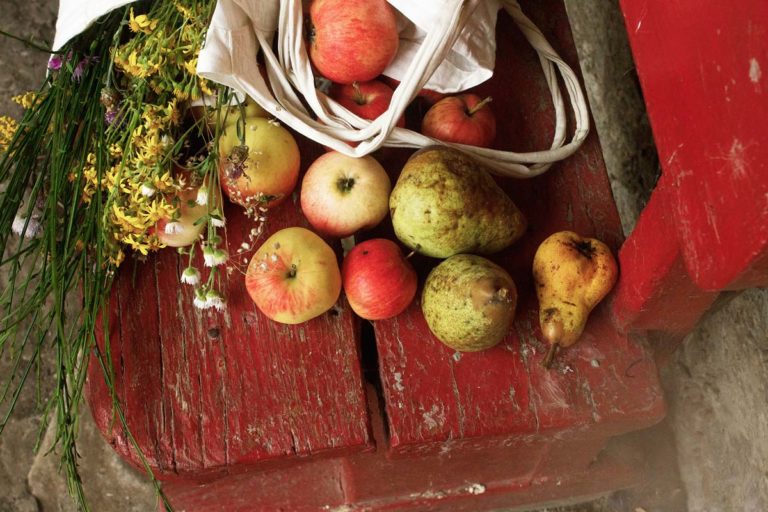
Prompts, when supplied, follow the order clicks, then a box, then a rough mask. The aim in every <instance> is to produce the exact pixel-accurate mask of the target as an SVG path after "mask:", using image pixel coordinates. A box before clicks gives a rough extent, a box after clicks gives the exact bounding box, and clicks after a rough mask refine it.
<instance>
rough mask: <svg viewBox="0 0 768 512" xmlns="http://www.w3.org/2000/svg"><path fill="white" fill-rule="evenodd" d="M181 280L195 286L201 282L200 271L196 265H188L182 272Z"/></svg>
mask: <svg viewBox="0 0 768 512" xmlns="http://www.w3.org/2000/svg"><path fill="white" fill-rule="evenodd" d="M181 282H182V283H184V284H190V285H192V286H195V285H197V284H199V283H200V271H199V270H197V269H196V268H195V267H187V268H185V269H184V272H182V273H181Z"/></svg>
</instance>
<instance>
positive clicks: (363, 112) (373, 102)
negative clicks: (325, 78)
mask: <svg viewBox="0 0 768 512" xmlns="http://www.w3.org/2000/svg"><path fill="white" fill-rule="evenodd" d="M392 92H393V91H392V88H391V87H389V86H388V85H387V84H385V83H384V82H380V81H378V80H370V81H368V82H353V83H351V84H333V86H332V87H331V90H330V96H331V98H333V99H334V100H336V101H337V102H338V103H339V104H340V105H341V106H343V107H344V108H346V109H347V110H349V111H350V112H352V113H353V114H356V115H358V116H360V117H362V118H363V119H370V120H373V119H376V118H377V117H379V116H380V115H381V114H383V113H384V112H385V111H386V110H387V109H388V108H389V103H390V101H391V100H392ZM397 126H400V127H403V126H405V117H402V116H401V117H400V119H398V121H397Z"/></svg>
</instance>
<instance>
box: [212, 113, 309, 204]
mask: <svg viewBox="0 0 768 512" xmlns="http://www.w3.org/2000/svg"><path fill="white" fill-rule="evenodd" d="M240 130H243V133H242V135H243V137H244V140H242V141H241V140H240V133H239V131H240ZM243 146H245V148H247V149H244V148H243ZM219 158H220V160H219V177H220V182H221V188H222V190H224V192H225V193H226V194H227V196H228V197H229V199H230V200H232V201H233V202H235V203H238V204H240V205H243V206H245V207H250V206H254V205H255V204H262V205H264V206H275V205H276V204H278V203H280V202H281V201H283V200H284V199H285V198H286V197H287V196H288V195H290V193H291V192H292V191H293V189H294V188H295V187H296V183H297V182H298V180H299V165H300V155H299V146H298V145H297V144H296V139H294V138H293V135H291V132H289V131H288V130H286V129H285V128H283V127H282V126H280V124H279V123H278V122H277V121H274V120H272V119H266V118H264V117H246V118H245V121H244V125H243V124H241V123H239V122H228V123H227V124H226V126H225V127H224V131H223V133H222V134H221V137H220V138H219ZM238 164H240V165H238Z"/></svg>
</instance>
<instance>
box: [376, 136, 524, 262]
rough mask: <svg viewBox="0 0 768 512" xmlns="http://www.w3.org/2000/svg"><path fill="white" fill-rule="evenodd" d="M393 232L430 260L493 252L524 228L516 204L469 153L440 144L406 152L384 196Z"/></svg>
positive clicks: (503, 246)
mask: <svg viewBox="0 0 768 512" xmlns="http://www.w3.org/2000/svg"><path fill="white" fill-rule="evenodd" d="M389 211H390V214H391V216H392V225H393V227H394V228H395V235H397V238H399V239H400V241H401V242H403V243H404V244H405V245H407V246H408V247H410V248H411V249H413V250H414V251H416V252H419V253H421V254H424V255H427V256H432V257H435V258H447V257H449V256H453V255H454V254H460V253H475V254H492V253H494V252H498V251H500V250H502V249H504V248H506V247H507V246H509V245H510V244H512V243H513V242H514V241H516V240H517V239H518V238H520V236H522V234H523V232H524V231H525V228H526V220H525V218H524V217H523V214H522V213H520V210H518V208H517V206H515V204H514V203H513V202H512V200H511V199H510V198H509V196H507V195H506V194H505V193H504V191H503V190H502V189H501V188H500V187H499V186H498V185H497V184H496V182H495V181H493V178H492V177H491V175H490V174H489V173H488V171H487V170H486V169H485V168H484V167H483V166H482V165H481V164H480V163H478V162H476V161H475V160H473V159H472V158H471V157H469V156H467V155H465V154H464V153H461V152H460V151H458V150H455V149H452V148H448V147H445V146H436V147H432V148H426V149H423V150H420V151H417V152H416V153H414V154H413V156H411V158H410V159H408V162H406V164H405V166H404V167H403V170H402V172H401V173H400V177H399V178H398V180H397V184H396V185H395V187H394V189H393V190H392V195H391V196H390V198H389Z"/></svg>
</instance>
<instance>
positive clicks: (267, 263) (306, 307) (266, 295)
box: [245, 227, 341, 324]
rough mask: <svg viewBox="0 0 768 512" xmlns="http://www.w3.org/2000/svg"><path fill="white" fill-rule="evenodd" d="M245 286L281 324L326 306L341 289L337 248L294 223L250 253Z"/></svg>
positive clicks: (320, 311) (302, 318) (310, 315)
mask: <svg viewBox="0 0 768 512" xmlns="http://www.w3.org/2000/svg"><path fill="white" fill-rule="evenodd" d="M245 288H246V289H247V290H248V294H249V295H250V296H251V299H253V302H255V303H256V306H257V307H258V308H259V310H260V311H261V312H262V313H264V314H265V315H266V316H267V317H268V318H271V319H272V320H274V321H276V322H280V323H283V324H298V323H301V322H306V321H307V320H310V319H312V318H315V317H317V316H320V315H322V314H323V313H325V312H326V311H328V310H329V309H330V308H331V307H333V305H334V304H335V303H336V301H337V300H338V298H339V294H340V293H341V273H340V271H339V265H338V263H337V261H336V254H335V253H334V252H333V249H331V247H330V246H329V245H328V244H327V243H325V241H324V240H323V239H322V238H320V237H319V236H318V235H316V234H315V233H313V232H312V231H310V230H308V229H305V228H301V227H291V228H285V229H282V230H280V231H278V232H276V233H275V234H273V235H272V236H271V237H269V238H268V239H267V240H266V241H265V242H264V243H263V244H262V245H261V247H259V249H258V250H257V251H256V253H255V254H254V255H253V257H252V258H251V262H250V263H249V264H248V269H247V271H246V273H245Z"/></svg>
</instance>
